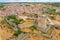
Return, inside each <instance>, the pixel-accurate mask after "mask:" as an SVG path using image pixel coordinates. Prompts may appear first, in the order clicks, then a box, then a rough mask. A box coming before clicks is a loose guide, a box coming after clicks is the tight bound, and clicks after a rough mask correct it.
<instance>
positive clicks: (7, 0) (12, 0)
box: [0, 0, 60, 2]
mask: <svg viewBox="0 0 60 40" xmlns="http://www.w3.org/2000/svg"><path fill="white" fill-rule="evenodd" d="M0 2H60V0H0Z"/></svg>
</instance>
